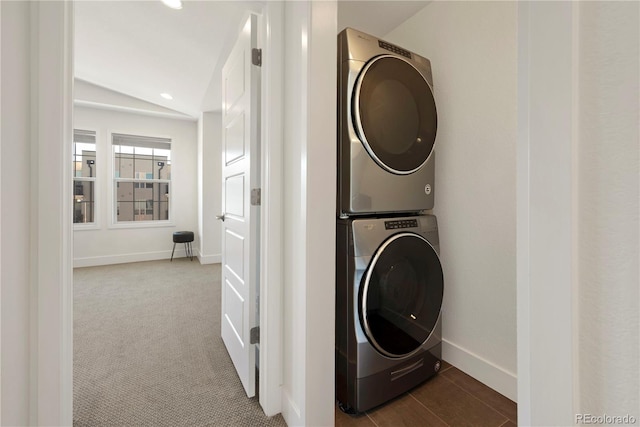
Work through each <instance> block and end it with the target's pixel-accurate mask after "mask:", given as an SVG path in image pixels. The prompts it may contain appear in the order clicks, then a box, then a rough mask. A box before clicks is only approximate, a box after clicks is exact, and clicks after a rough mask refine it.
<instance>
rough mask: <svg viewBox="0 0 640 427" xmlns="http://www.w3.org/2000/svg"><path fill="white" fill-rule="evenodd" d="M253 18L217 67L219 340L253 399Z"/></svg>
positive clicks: (255, 254) (255, 238) (257, 175)
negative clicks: (219, 130) (219, 123)
mask: <svg viewBox="0 0 640 427" xmlns="http://www.w3.org/2000/svg"><path fill="white" fill-rule="evenodd" d="M256 27H257V17H256V16H255V15H251V16H250V17H249V18H248V19H247V22H246V24H245V26H244V27H243V29H242V31H241V33H240V35H239V36H238V39H237V40H236V44H235V46H234V47H233V50H232V51H231V53H230V55H229V57H228V58H227V62H226V63H225V65H224V67H223V68H222V209H223V215H222V216H221V218H220V219H222V283H221V284H222V304H221V306H222V328H221V329H222V339H223V340H224V343H225V345H226V347H227V351H228V352H229V355H230V356H231V359H232V360H233V364H234V365H235V368H236V371H237V372H238V376H239V377H240V380H241V381H242V385H243V386H244V389H245V391H246V392H247V396H249V397H252V396H254V395H255V380H256V378H255V367H256V364H255V348H254V347H255V346H254V345H252V344H251V343H250V337H249V335H250V329H251V328H253V327H254V326H256V325H257V322H258V316H257V313H256V310H257V295H258V292H257V289H258V265H259V259H258V256H259V252H258V248H259V242H258V236H259V233H258V226H259V224H260V218H259V206H255V205H252V203H251V190H252V189H256V188H259V180H260V171H259V167H260V159H259V141H258V138H259V105H260V102H259V101H260V99H259V89H260V85H259V83H260V81H259V78H260V74H259V73H260V68H259V67H258V66H256V65H253V64H252V49H253V48H256V44H257V36H256V33H257V28H256Z"/></svg>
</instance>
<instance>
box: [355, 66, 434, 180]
mask: <svg viewBox="0 0 640 427" xmlns="http://www.w3.org/2000/svg"><path fill="white" fill-rule="evenodd" d="M352 111H353V120H354V125H355V128H356V132H357V133H358V137H359V138H360V140H361V141H362V143H363V144H364V146H365V148H366V149H367V152H368V153H369V155H370V156H371V157H372V158H373V159H374V160H375V161H376V163H378V165H380V166H381V167H382V168H384V169H386V170H387V171H389V172H391V173H395V174H399V175H407V174H410V173H413V172H415V171H417V170H418V169H420V168H421V167H422V165H424V164H425V163H426V161H427V158H428V157H429V155H430V154H431V151H432V149H433V144H434V143H435V139H436V130H437V127H438V117H437V113H436V103H435V101H434V99H433V94H432V93H431V87H430V86H429V84H428V83H427V81H426V80H425V78H424V76H423V75H422V74H420V72H419V71H418V70H417V69H416V68H415V67H414V66H413V65H411V64H410V63H409V62H408V61H406V60H404V59H402V58H399V57H397V56H392V55H381V56H377V57H375V58H373V59H372V60H371V61H370V62H369V63H367V65H365V66H364V68H363V69H362V71H361V72H360V74H359V76H358V80H357V82H356V86H355V90H354V97H353V109H352Z"/></svg>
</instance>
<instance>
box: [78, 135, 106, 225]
mask: <svg viewBox="0 0 640 427" xmlns="http://www.w3.org/2000/svg"><path fill="white" fill-rule="evenodd" d="M76 131H84V132H93V134H94V137H95V142H94V144H95V146H96V152H95V153H96V154H95V158H96V160H95V164H96V169H97V168H98V166H100V164H104V161H103V159H102V155H101V152H102V150H101V149H100V132H99V131H98V130H97V129H94V128H91V127H87V126H78V127H76V126H74V128H73V140H72V141H71V144H72V146H71V149H72V156H73V155H74V153H75V150H74V148H73V144H75V143H76V136H75V134H76ZM74 162H75V159H72V161H71V163H72V164H73V165H74V167H75V163H74ZM103 167H104V166H103ZM71 173H72V177H71V182H72V185H73V192H72V194H73V204H74V207H73V209H72V212H73V213H74V216H75V185H76V182H77V181H80V182H83V181H84V182H93V192H94V194H93V221H92V222H75V221H74V222H73V230H74V231H83V230H98V229H100V194H101V192H100V189H99V187H98V182H99V181H100V180H99V179H98V174H99V173H100V170H97V171H96V173H95V176H93V177H83V176H80V177H77V176H76V174H75V169H73V170H72V171H71ZM72 220H73V218H72Z"/></svg>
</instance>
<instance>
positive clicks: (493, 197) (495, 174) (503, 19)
mask: <svg viewBox="0 0 640 427" xmlns="http://www.w3.org/2000/svg"><path fill="white" fill-rule="evenodd" d="M516 7H517V6H516V4H515V3H514V2H433V3H431V4H429V5H428V6H427V7H425V8H424V9H422V10H421V11H420V12H418V13H417V14H416V15H415V16H413V17H412V18H410V19H408V20H407V21H406V22H405V23H404V24H402V25H400V26H399V27H397V28H396V29H395V30H393V31H392V32H391V33H389V34H387V35H386V36H384V37H383V38H384V39H386V40H388V41H390V42H392V43H396V44H398V45H400V46H402V47H405V48H407V49H409V50H412V51H415V52H416V53H418V54H421V55H423V56H425V57H427V58H429V59H430V60H431V65H432V69H433V81H434V96H435V99H436V105H437V109H438V135H437V139H436V153H437V157H436V187H435V189H436V190H435V194H436V196H435V209H434V211H433V212H434V213H435V214H436V215H437V217H438V225H439V230H440V248H441V256H440V257H441V260H442V264H443V268H444V277H445V293H444V302H443V341H444V343H443V358H444V359H445V360H447V361H449V362H451V363H453V364H454V365H455V366H457V367H458V368H460V369H461V370H463V371H465V372H467V373H468V374H470V375H472V376H473V377H475V378H477V379H478V380H480V381H482V382H484V383H485V384H487V385H489V386H490V387H492V388H494V389H496V390H497V391H499V392H500V393H502V394H504V395H506V396H507V397H509V398H511V399H514V400H515V399H516V384H517V382H516V375H515V372H516V258H515V256H516V246H515V245H516V240H515V238H516V201H515V195H516V193H515V183H516V132H517V120H516V108H517V90H516V78H517V74H516V72H517V70H516V66H517V45H516V40H517V39H516V37H517V32H516V30H517V28H516V18H517V9H516Z"/></svg>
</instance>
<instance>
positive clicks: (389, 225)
mask: <svg viewBox="0 0 640 427" xmlns="http://www.w3.org/2000/svg"><path fill="white" fill-rule="evenodd" d="M417 226H418V220H417V219H400V220H395V221H385V222H384V228H385V230H396V229H399V228H415V227H417Z"/></svg>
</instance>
